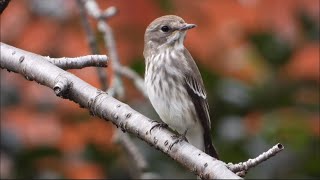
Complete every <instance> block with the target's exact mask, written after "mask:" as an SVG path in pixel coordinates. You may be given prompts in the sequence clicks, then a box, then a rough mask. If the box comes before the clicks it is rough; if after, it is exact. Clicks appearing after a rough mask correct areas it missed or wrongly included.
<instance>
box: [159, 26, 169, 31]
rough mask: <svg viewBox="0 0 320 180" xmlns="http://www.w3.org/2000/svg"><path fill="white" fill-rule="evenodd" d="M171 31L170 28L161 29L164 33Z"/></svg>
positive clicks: (163, 27)
mask: <svg viewBox="0 0 320 180" xmlns="http://www.w3.org/2000/svg"><path fill="white" fill-rule="evenodd" d="M169 30H170V28H169V27H168V26H162V27H161V31H163V32H168V31H169Z"/></svg>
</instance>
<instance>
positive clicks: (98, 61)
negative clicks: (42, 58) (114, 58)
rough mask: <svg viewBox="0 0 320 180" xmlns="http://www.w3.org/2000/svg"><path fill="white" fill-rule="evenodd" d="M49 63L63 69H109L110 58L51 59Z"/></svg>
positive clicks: (104, 56)
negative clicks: (93, 67)
mask: <svg viewBox="0 0 320 180" xmlns="http://www.w3.org/2000/svg"><path fill="white" fill-rule="evenodd" d="M46 58H47V61H49V62H51V63H52V64H54V65H56V66H58V67H60V68H62V69H81V68H84V67H91V66H95V67H107V63H108V57H107V56H106V55H87V56H81V57H76V58H67V57H63V58H50V57H46Z"/></svg>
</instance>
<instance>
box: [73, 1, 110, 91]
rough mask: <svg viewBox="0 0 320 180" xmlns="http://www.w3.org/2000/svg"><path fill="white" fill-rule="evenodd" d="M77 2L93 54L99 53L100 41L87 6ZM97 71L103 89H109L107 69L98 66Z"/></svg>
mask: <svg viewBox="0 0 320 180" xmlns="http://www.w3.org/2000/svg"><path fill="white" fill-rule="evenodd" d="M77 4H78V6H79V10H80V16H81V22H82V26H83V27H84V30H85V32H86V35H87V39H88V43H89V47H90V49H91V53H92V54H99V48H98V43H97V41H96V37H95V35H94V33H93V30H92V28H91V26H90V23H89V20H88V16H87V14H86V11H85V7H84V5H83V3H82V1H81V0H77ZM97 73H98V77H99V81H100V84H101V89H102V90H103V91H106V90H107V80H108V79H107V72H106V71H105V69H103V68H99V67H98V68H97Z"/></svg>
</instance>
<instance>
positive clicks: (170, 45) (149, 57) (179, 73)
mask: <svg viewBox="0 0 320 180" xmlns="http://www.w3.org/2000/svg"><path fill="white" fill-rule="evenodd" d="M194 27H196V25H194V24H187V23H185V21H184V20H183V19H182V18H180V17H178V16H175V15H167V16H162V17H159V18H157V19H155V20H154V21H153V22H152V23H151V24H150V25H149V26H148V27H147V30H146V32H145V35H144V52H143V55H144V58H145V64H146V69H145V87H146V90H147V94H148V96H149V99H150V102H151V104H152V106H153V107H154V109H155V110H156V112H157V113H158V115H159V116H160V118H161V119H162V121H163V122H164V123H166V124H167V125H168V126H169V127H170V128H172V129H174V130H176V131H177V132H178V133H179V134H180V135H182V136H184V137H186V138H187V140H188V142H189V143H191V144H192V145H194V146H195V147H197V148H198V149H200V150H202V151H204V152H206V153H207V154H209V155H210V156H212V157H215V158H217V159H218V154H217V151H216V150H215V148H214V146H213V144H212V142H211V133H210V129H211V122H210V116H209V107H208V103H207V95H206V92H205V88H204V85H203V81H202V77H201V74H200V72H199V70H198V67H197V65H196V63H195V62H194V60H193V58H192V56H191V54H190V53H189V51H188V50H187V49H186V48H185V47H184V45H183V42H184V39H185V37H186V33H187V30H189V29H191V28H194Z"/></svg>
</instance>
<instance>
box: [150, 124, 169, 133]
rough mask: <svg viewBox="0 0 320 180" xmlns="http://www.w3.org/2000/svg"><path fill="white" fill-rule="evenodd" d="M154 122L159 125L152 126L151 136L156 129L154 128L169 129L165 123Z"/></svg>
mask: <svg viewBox="0 0 320 180" xmlns="http://www.w3.org/2000/svg"><path fill="white" fill-rule="evenodd" d="M152 122H156V123H157V124H156V125H154V126H152V128H151V129H150V131H149V132H150V134H151V131H152V130H153V129H154V128H167V127H168V124H166V123H164V122H157V121H152Z"/></svg>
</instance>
